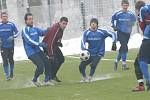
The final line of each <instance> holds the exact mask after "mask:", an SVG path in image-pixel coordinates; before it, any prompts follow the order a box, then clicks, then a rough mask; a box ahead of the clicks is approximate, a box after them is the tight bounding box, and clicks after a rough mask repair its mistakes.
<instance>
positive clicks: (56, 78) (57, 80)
mask: <svg viewBox="0 0 150 100" xmlns="http://www.w3.org/2000/svg"><path fill="white" fill-rule="evenodd" d="M53 80H55V81H56V82H61V80H59V79H58V77H57V76H56V77H55V78H54V79H53Z"/></svg>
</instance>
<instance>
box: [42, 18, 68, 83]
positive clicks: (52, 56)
mask: <svg viewBox="0 0 150 100" xmlns="http://www.w3.org/2000/svg"><path fill="white" fill-rule="evenodd" d="M67 23H68V18H67V17H61V18H60V21H59V22H58V23H55V24H54V25H53V26H52V27H51V28H50V29H49V31H48V34H46V36H45V37H44V39H43V42H44V43H46V44H48V46H47V48H45V52H46V54H47V55H48V56H49V61H50V62H51V66H52V79H53V80H55V81H57V82H61V81H60V80H59V79H58V77H57V75H56V74H57V72H58V70H59V68H60V66H61V65H62V64H63V63H64V60H65V59H64V56H63V53H62V52H61V50H60V48H59V47H63V45H62V43H61V40H62V36H63V32H64V29H65V28H66V26H67Z"/></svg>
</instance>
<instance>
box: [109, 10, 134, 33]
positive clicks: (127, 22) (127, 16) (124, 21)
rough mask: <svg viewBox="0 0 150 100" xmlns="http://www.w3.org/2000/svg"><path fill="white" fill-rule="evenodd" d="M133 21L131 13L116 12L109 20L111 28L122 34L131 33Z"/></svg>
mask: <svg viewBox="0 0 150 100" xmlns="http://www.w3.org/2000/svg"><path fill="white" fill-rule="evenodd" d="M135 21H136V17H135V15H134V14H133V13H132V12H131V11H127V12H124V11H118V12H116V13H115V14H114V15H113V16H112V19H111V23H112V27H113V28H117V30H118V31H121V32H123V33H131V31H132V26H133V25H134V23H135Z"/></svg>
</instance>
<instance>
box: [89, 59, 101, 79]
mask: <svg viewBox="0 0 150 100" xmlns="http://www.w3.org/2000/svg"><path fill="white" fill-rule="evenodd" d="M100 59H101V56H92V62H91V64H90V66H91V70H90V74H89V77H91V78H92V77H93V75H94V73H95V70H96V66H97V64H98V63H99V61H100Z"/></svg>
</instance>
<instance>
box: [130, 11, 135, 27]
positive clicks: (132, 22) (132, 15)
mask: <svg viewBox="0 0 150 100" xmlns="http://www.w3.org/2000/svg"><path fill="white" fill-rule="evenodd" d="M135 22H136V16H135V15H134V14H133V13H132V14H131V25H132V26H133V25H134V24H135Z"/></svg>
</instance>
